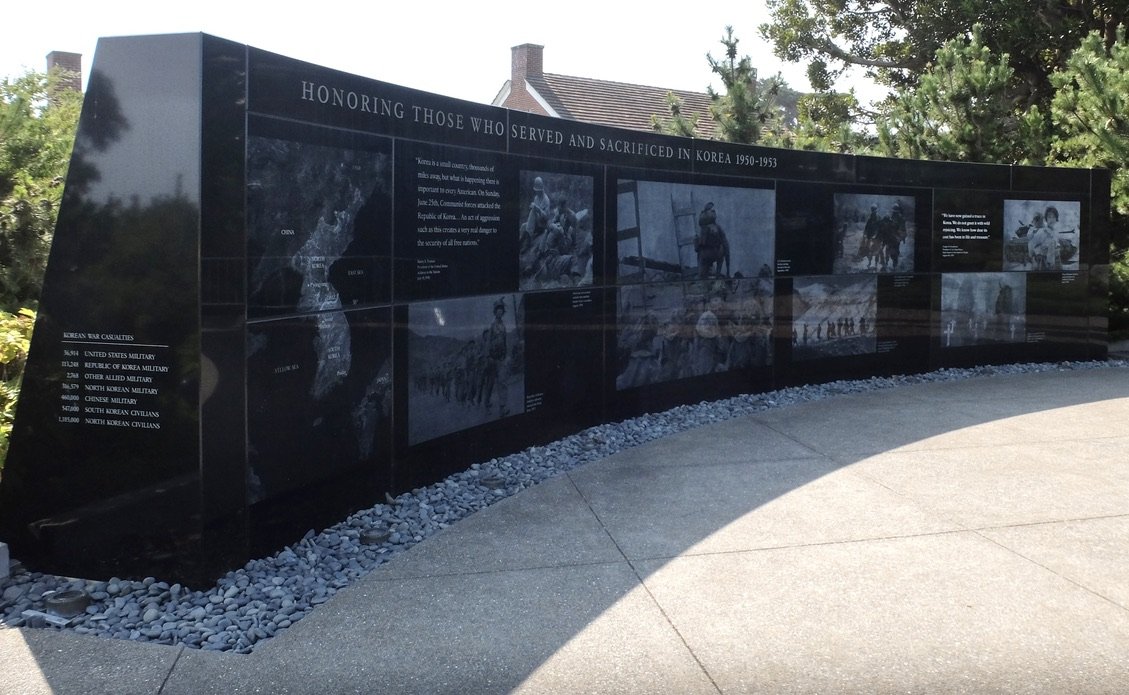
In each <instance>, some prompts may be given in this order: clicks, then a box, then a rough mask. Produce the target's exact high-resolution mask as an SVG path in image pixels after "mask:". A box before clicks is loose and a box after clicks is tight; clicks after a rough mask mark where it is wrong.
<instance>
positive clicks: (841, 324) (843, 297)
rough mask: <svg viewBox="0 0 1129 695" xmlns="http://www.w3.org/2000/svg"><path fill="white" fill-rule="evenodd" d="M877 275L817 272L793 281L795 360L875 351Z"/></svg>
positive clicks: (863, 353)
mask: <svg viewBox="0 0 1129 695" xmlns="http://www.w3.org/2000/svg"><path fill="white" fill-rule="evenodd" d="M877 318H878V278H876V277H873V276H870V277H868V276H865V275H862V276H859V275H855V276H840V275H817V276H811V277H802V278H796V279H795V280H794V281H793V284H792V359H793V360H810V359H818V358H823V357H845V356H847V355H865V354H870V353H873V352H875V351H876V349H877V345H878V337H877V336H878V333H877V330H876V328H877V327H876V326H875V321H876V319H877Z"/></svg>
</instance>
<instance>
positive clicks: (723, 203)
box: [616, 179, 776, 284]
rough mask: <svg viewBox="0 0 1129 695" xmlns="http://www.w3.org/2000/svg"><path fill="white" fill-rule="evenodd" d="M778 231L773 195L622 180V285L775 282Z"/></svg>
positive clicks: (619, 229) (619, 191)
mask: <svg viewBox="0 0 1129 695" xmlns="http://www.w3.org/2000/svg"><path fill="white" fill-rule="evenodd" d="M775 229H776V195H775V192H774V191H773V190H772V189H767V188H733V187H728V186H705V185H693V184H684V183H669V182H661V181H636V180H630V179H621V180H620V181H619V182H618V183H617V197H616V236H617V239H618V247H617V256H618V259H619V263H618V269H617V272H618V275H617V278H618V282H619V283H620V284H625V283H636V282H673V281H681V280H707V279H711V278H728V279H735V280H740V279H746V278H771V277H772V273H773V271H772V262H773V252H774V248H775V243H776V238H775V233H776V232H775Z"/></svg>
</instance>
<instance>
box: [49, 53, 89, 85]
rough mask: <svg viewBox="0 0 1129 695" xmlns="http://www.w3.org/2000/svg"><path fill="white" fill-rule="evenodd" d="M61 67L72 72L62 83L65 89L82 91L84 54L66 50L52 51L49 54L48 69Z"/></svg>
mask: <svg viewBox="0 0 1129 695" xmlns="http://www.w3.org/2000/svg"><path fill="white" fill-rule="evenodd" d="M56 67H57V68H61V69H63V70H66V71H67V72H69V73H70V75H68V76H67V79H65V80H63V81H62V83H61V84H60V86H61V87H63V88H64V89H73V90H74V91H76V92H81V91H82V54H81V53H67V52H66V51H51V52H50V53H48V54H47V71H48V72H50V71H51V69H52V68H56Z"/></svg>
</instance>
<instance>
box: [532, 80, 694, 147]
mask: <svg viewBox="0 0 1129 695" xmlns="http://www.w3.org/2000/svg"><path fill="white" fill-rule="evenodd" d="M525 79H526V81H527V82H528V84H529V86H530V87H532V88H533V89H534V90H536V92H537V94H538V95H539V96H540V97H541V98H542V99H544V100H545V102H546V103H547V104H549V106H551V107H552V108H553V110H554V111H556V112H557V114H558V115H560V117H561V118H568V119H571V120H576V121H583V122H585V123H596V124H599V125H609V126H616V127H619V128H630V129H632V130H645V131H651V130H652V128H651V116H653V115H655V116H659V117H660V118H669V116H670V108H669V107H668V106H667V102H666V95H667V93H669V92H673V93H674V94H675V96H677V97H678V98H680V99H681V100H682V114H683V115H684V116H686V117H691V116H692V115H693V114H699V117H698V136H699V137H702V138H712V137H714V134H715V127H714V122H713V119H712V118H711V117H710V113H709V104H710V97H709V95H708V94H705V93H703V92H687V91H683V90H677V89H663V88H661V87H647V86H644V85H638V84H628V83H625V82H611V81H608V80H596V79H592V78H588V77H572V76H569V75H557V74H554V73H548V72H543V73H541V74H540V75H536V76H534V75H529V76H527V77H526V78H525Z"/></svg>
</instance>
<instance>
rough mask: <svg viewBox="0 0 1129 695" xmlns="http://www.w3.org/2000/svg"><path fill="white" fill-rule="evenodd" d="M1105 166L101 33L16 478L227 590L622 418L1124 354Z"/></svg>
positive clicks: (94, 548)
mask: <svg viewBox="0 0 1129 695" xmlns="http://www.w3.org/2000/svg"><path fill="white" fill-rule="evenodd" d="M1108 219H1109V174H1108V172H1105V171H1100V170H1062V169H1049V168H1047V169H1043V168H1034V167H1011V166H989V165H970V164H956V163H948V162H920V161H899V160H888V159H881V158H875V157H856V156H850V155H840V154H822V153H813V152H797V151H788V150H778V149H770V148H763V147H748V146H739V145H732V144H726V143H716V142H709V141H702V140H689V139H680V138H672V137H665V136H661V135H658V134H652V133H642V132H634V131H623V130H616V129H610V128H603V127H597V126H593V125H588V124H584V123H578V122H575V121H568V120H561V119H551V118H544V117H539V116H535V115H530V114H526V113H519V112H510V111H506V110H502V109H497V108H494V107H490V106H483V105H480V104H472V103H467V102H463V101H457V100H453V99H448V98H445V97H441V96H437V95H434V94H427V93H424V92H420V91H416V90H412V89H408V88H404V87H399V86H395V85H391V84H386V83H383V82H378V81H376V80H371V79H367V78H363V77H359V76H356V75H349V74H345V73H342V72H338V71H334V70H330V69H327V68H324V67H319V66H316V65H311V64H308V63H303V62H300V61H296V60H292V59H289V58H285V57H283V56H279V55H274V54H271V53H267V52H264V51H261V50H257V49H254V48H250V47H247V46H243V45H239V44H235V43H232V42H229V41H225V40H222V39H218V38H214V37H211V36H206V35H200V34H193V35H172V36H155V37H129V38H116V39H104V40H102V41H101V42H100V43H99V46H98V50H97V53H96V55H95V59H94V64H93V70H92V73H91V77H90V82H89V88H88V91H87V95H86V100H85V103H84V107H83V112H82V116H81V120H80V123H79V130H78V136H77V139H76V143H75V149H74V154H73V157H72V161H71V166H70V170H69V173H68V176H67V181H66V191H65V194H64V200H63V204H62V207H61V210H60V216H59V222H58V226H57V229H56V233H55V239H54V245H53V247H52V251H51V257H50V261H49V264H48V270H47V277H46V281H45V283H44V292H43V298H42V302H41V307H40V313H39V319H38V322H37V324H36V328H35V334H34V340H33V344H32V349H31V355H30V359H29V362H28V367H27V373H26V376H25V381H24V387H23V396H22V397H21V400H20V403H19V412H18V416H17V421H16V426H15V430H14V432H13V434H12V441H11V453H10V454H9V457H8V461H7V464H6V468H5V471H4V478H3V481H2V484H0V538H2V539H3V540H5V541H8V542H10V543H11V544H12V546H13V549H14V551H15V553H16V555H17V556H19V557H21V558H24V559H25V561H26V562H27V563H28V564H29V566H31V567H33V568H36V569H42V570H46V571H51V572H57V573H63V574H70V575H75V576H88V577H108V576H110V575H117V576H145V575H160V576H162V577H164V578H167V579H170V580H173V579H175V580H178V581H182V582H188V583H190V584H199V583H204V582H207V581H209V580H211V579H213V578H215V577H216V576H217V575H219V574H221V573H222V572H223V571H225V570H227V569H230V568H232V567H235V566H238V565H240V564H242V563H243V562H244V561H246V560H247V559H248V558H250V557H254V556H255V555H258V554H264V553H268V552H271V551H272V550H275V549H277V548H278V547H280V546H281V545H283V544H285V543H287V542H291V541H293V540H296V539H297V538H298V537H300V536H301V534H302V533H304V532H305V531H306V530H307V529H308V528H311V527H319V526H325V525H329V524H331V523H333V522H335V521H337V520H340V519H341V518H343V517H344V516H345V515H346V514H348V513H349V512H350V511H351V510H354V509H357V508H360V507H364V506H369V505H372V504H374V503H376V502H378V501H380V500H383V499H384V496H385V493H392V494H396V493H398V492H400V491H403V490H407V489H411V488H414V487H417V486H420V485H424V484H427V483H430V482H434V481H436V480H438V479H440V478H442V477H443V476H444V475H447V474H449V473H451V472H454V471H458V470H461V469H463V468H465V467H467V466H468V465H470V464H472V463H474V462H476V461H481V460H484V459H488V458H491V457H494V456H498V455H501V454H505V453H508V452H513V451H517V450H520V449H522V448H525V447H527V446H531V445H536V444H540V443H545V442H548V441H551V440H554V439H557V438H559V437H561V436H564V435H567V434H570V433H573V432H577V431H579V430H581V429H583V428H585V427H588V426H591V425H593V424H597V423H600V422H606V421H611V420H614V419H619V418H624V417H629V416H632V415H636V414H639V413H643V412H647V411H654V410H660V409H664V408H668V407H671V406H674V405H678V404H682V403H689V402H697V401H701V400H703V399H713V398H718V397H724V396H729V395H734V394H737V393H742V392H756V391H765V390H770V389H773V388H776V387H779V386H783V385H788V384H797V383H806V382H818V381H826V380H832V379H841V378H852V377H865V376H870V375H874V374H890V373H908V372H919V371H925V370H929V369H933V368H937V367H940V366H947V365H971V364H976V363H986V362H1018V361H1028V360H1061V359H1096V358H1102V357H1104V356H1105V352H1106V323H1105V320H1106V319H1105V312H1106V298H1105V297H1106V288H1105V281H1104V278H1105V277H1106V274H1107V272H1108V257H1107V256H1108V252H1107V250H1106V249H1107V248H1108V229H1107V224H1108Z"/></svg>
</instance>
